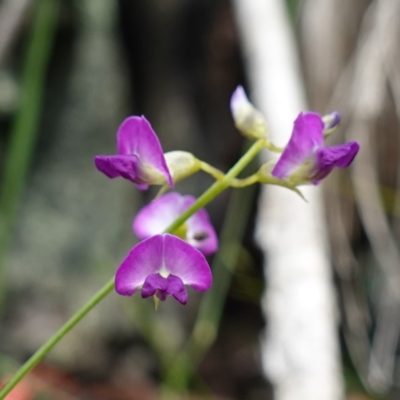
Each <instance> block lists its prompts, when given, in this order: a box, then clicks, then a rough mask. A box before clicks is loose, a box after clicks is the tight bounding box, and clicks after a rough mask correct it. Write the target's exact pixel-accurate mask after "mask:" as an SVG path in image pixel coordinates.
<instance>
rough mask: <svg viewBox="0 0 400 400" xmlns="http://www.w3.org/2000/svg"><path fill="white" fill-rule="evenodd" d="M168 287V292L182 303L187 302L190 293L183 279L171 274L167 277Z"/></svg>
mask: <svg viewBox="0 0 400 400" xmlns="http://www.w3.org/2000/svg"><path fill="white" fill-rule="evenodd" d="M167 281H168V288H167V290H166V292H167V293H168V294H170V295H172V296H174V297H175V299H176V300H178V301H179V303H181V304H186V303H187V299H188V294H187V291H186V289H185V286H184V284H183V282H182V279H181V278H179V277H178V276H175V275H169V276H168V278H167Z"/></svg>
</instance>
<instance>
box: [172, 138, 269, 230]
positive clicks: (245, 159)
mask: <svg viewBox="0 0 400 400" xmlns="http://www.w3.org/2000/svg"><path fill="white" fill-rule="evenodd" d="M264 145H265V140H264V139H259V140H257V141H256V142H255V143H254V144H253V145H252V146H251V147H250V149H249V150H248V151H247V152H246V153H245V154H244V155H243V156H242V158H240V160H239V161H238V162H237V163H236V164H235V165H234V166H233V167H232V168H231V169H230V170H229V171H228V172H227V174H226V175H225V177H224V178H223V179H221V180H219V181H216V182H214V184H213V185H211V186H210V188H209V189H208V190H206V191H205V192H204V193H203V194H202V195H201V196H200V197H199V198H198V199H197V201H196V202H195V203H194V204H193V205H192V206H191V207H189V208H188V209H187V210H186V211H185V212H184V213H183V214H182V215H181V216H180V217H179V218H177V219H176V220H175V221H174V222H173V223H172V224H171V225H170V226H169V227H168V228H167V229H166V232H174V231H175V230H176V229H178V228H179V227H180V226H181V225H182V224H183V223H184V222H185V221H186V220H187V219H188V218H189V217H190V216H191V215H193V214H194V213H195V212H196V211H198V210H200V208H203V207H204V206H205V205H206V204H208V203H209V202H210V201H211V200H212V199H214V198H215V197H217V196H218V195H219V194H220V193H221V192H223V191H224V190H225V189H226V188H227V187H229V186H230V184H231V182H232V180H233V179H234V178H236V176H238V175H239V174H240V172H242V170H243V169H244V168H245V167H246V165H247V164H249V162H250V161H251V160H252V159H253V158H254V157H255V156H256V155H257V154H258V153H259V152H260V151H261V150H262V148H263V147H264Z"/></svg>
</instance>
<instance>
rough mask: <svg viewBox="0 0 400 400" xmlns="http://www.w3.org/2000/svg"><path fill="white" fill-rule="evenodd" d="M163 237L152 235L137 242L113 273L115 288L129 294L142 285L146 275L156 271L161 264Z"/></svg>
mask: <svg viewBox="0 0 400 400" xmlns="http://www.w3.org/2000/svg"><path fill="white" fill-rule="evenodd" d="M163 244H164V238H163V236H162V235H156V236H152V237H150V238H148V239H146V240H144V241H143V242H140V243H139V244H137V245H136V246H135V247H134V248H133V249H132V250H131V251H130V253H129V254H128V256H127V257H126V258H125V260H124V261H123V262H122V264H121V265H120V267H119V268H118V270H117V273H116V275H115V290H116V291H117V293H118V294H121V295H123V296H131V295H132V294H133V293H135V291H136V289H137V288H138V287H139V286H141V285H143V283H144V281H145V280H146V278H147V276H148V275H150V274H155V273H157V272H158V271H159V270H160V268H161V266H162V258H163Z"/></svg>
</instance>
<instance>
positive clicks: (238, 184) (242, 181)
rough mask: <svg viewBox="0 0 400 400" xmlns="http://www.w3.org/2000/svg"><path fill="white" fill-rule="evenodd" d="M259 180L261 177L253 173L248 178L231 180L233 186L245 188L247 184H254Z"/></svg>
mask: <svg viewBox="0 0 400 400" xmlns="http://www.w3.org/2000/svg"><path fill="white" fill-rule="evenodd" d="M258 182H259V179H258V176H257V174H253V175H250V176H249V177H247V178H243V179H233V180H232V182H231V187H234V188H244V187H246V186H250V185H254V184H255V183H258Z"/></svg>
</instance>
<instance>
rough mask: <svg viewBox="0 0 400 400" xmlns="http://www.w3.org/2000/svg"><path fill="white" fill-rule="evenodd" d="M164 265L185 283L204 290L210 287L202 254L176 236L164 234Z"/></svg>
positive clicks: (208, 268) (209, 271)
mask: <svg viewBox="0 0 400 400" xmlns="http://www.w3.org/2000/svg"><path fill="white" fill-rule="evenodd" d="M163 236H164V265H165V268H166V269H167V270H168V271H169V272H170V273H171V274H172V275H175V276H178V277H179V278H180V279H182V282H183V283H184V284H185V285H189V286H191V287H192V288H193V289H196V290H199V291H204V290H207V289H209V288H210V286H211V283H212V276H211V270H210V267H209V265H208V263H207V261H206V259H205V258H204V256H203V254H202V253H201V252H200V251H199V250H197V249H195V248H194V247H193V246H191V245H190V244H188V243H186V242H185V241H183V240H181V239H179V238H178V237H176V236H173V235H169V234H168V233H166V234H164V235H163Z"/></svg>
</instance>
